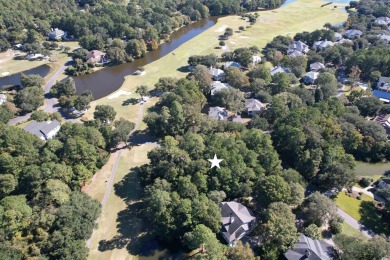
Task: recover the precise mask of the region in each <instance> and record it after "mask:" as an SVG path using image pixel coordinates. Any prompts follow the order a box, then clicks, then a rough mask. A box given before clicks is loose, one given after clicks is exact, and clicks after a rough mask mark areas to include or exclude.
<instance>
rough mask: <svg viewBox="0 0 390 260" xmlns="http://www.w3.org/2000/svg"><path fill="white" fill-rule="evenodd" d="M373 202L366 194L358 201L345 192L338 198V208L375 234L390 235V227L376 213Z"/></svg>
mask: <svg viewBox="0 0 390 260" xmlns="http://www.w3.org/2000/svg"><path fill="white" fill-rule="evenodd" d="M373 201H374V199H373V198H371V197H369V196H367V195H365V194H363V195H362V200H357V199H355V198H351V197H349V196H347V195H346V194H345V193H344V192H340V193H339V194H338V195H337V198H336V204H337V206H338V207H339V208H340V209H342V210H343V211H345V212H346V213H347V214H348V215H350V216H351V217H353V218H354V219H356V220H357V221H359V222H360V223H361V224H363V225H365V226H367V227H368V228H370V229H372V230H373V231H374V232H375V233H377V234H387V235H388V234H390V226H389V224H387V223H386V222H385V221H384V220H383V219H382V217H381V215H380V214H379V213H378V212H377V211H376V209H375V206H374V204H373V203H372V202H373ZM347 230H348V229H347ZM347 232H349V231H347Z"/></svg>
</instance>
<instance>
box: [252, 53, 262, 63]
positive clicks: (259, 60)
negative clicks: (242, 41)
mask: <svg viewBox="0 0 390 260" xmlns="http://www.w3.org/2000/svg"><path fill="white" fill-rule="evenodd" d="M260 62H261V57H260V56H259V55H253V56H252V63H253V64H258V63H260Z"/></svg>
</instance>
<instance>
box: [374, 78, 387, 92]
mask: <svg viewBox="0 0 390 260" xmlns="http://www.w3.org/2000/svg"><path fill="white" fill-rule="evenodd" d="M377 88H378V89H379V90H381V91H386V92H390V77H380V78H379V80H378V84H377Z"/></svg>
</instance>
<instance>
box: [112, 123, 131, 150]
mask: <svg viewBox="0 0 390 260" xmlns="http://www.w3.org/2000/svg"><path fill="white" fill-rule="evenodd" d="M114 126H115V129H114V130H113V131H112V133H111V140H110V144H111V146H112V147H114V146H115V145H117V144H119V143H120V142H125V143H126V145H127V141H128V139H129V134H130V132H131V131H132V130H133V129H134V127H135V124H134V123H133V122H130V121H128V120H126V119H123V118H120V119H119V120H117V121H115V122H114Z"/></svg>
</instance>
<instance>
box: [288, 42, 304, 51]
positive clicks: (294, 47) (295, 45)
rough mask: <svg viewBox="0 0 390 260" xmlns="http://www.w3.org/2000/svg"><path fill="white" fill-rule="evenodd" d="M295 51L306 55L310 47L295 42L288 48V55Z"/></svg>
mask: <svg viewBox="0 0 390 260" xmlns="http://www.w3.org/2000/svg"><path fill="white" fill-rule="evenodd" d="M294 51H298V52H301V53H303V54H305V53H307V52H308V51H309V46H308V45H307V44H306V43H304V42H301V41H295V42H293V43H292V44H291V45H290V46H288V51H287V53H292V52H294Z"/></svg>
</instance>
